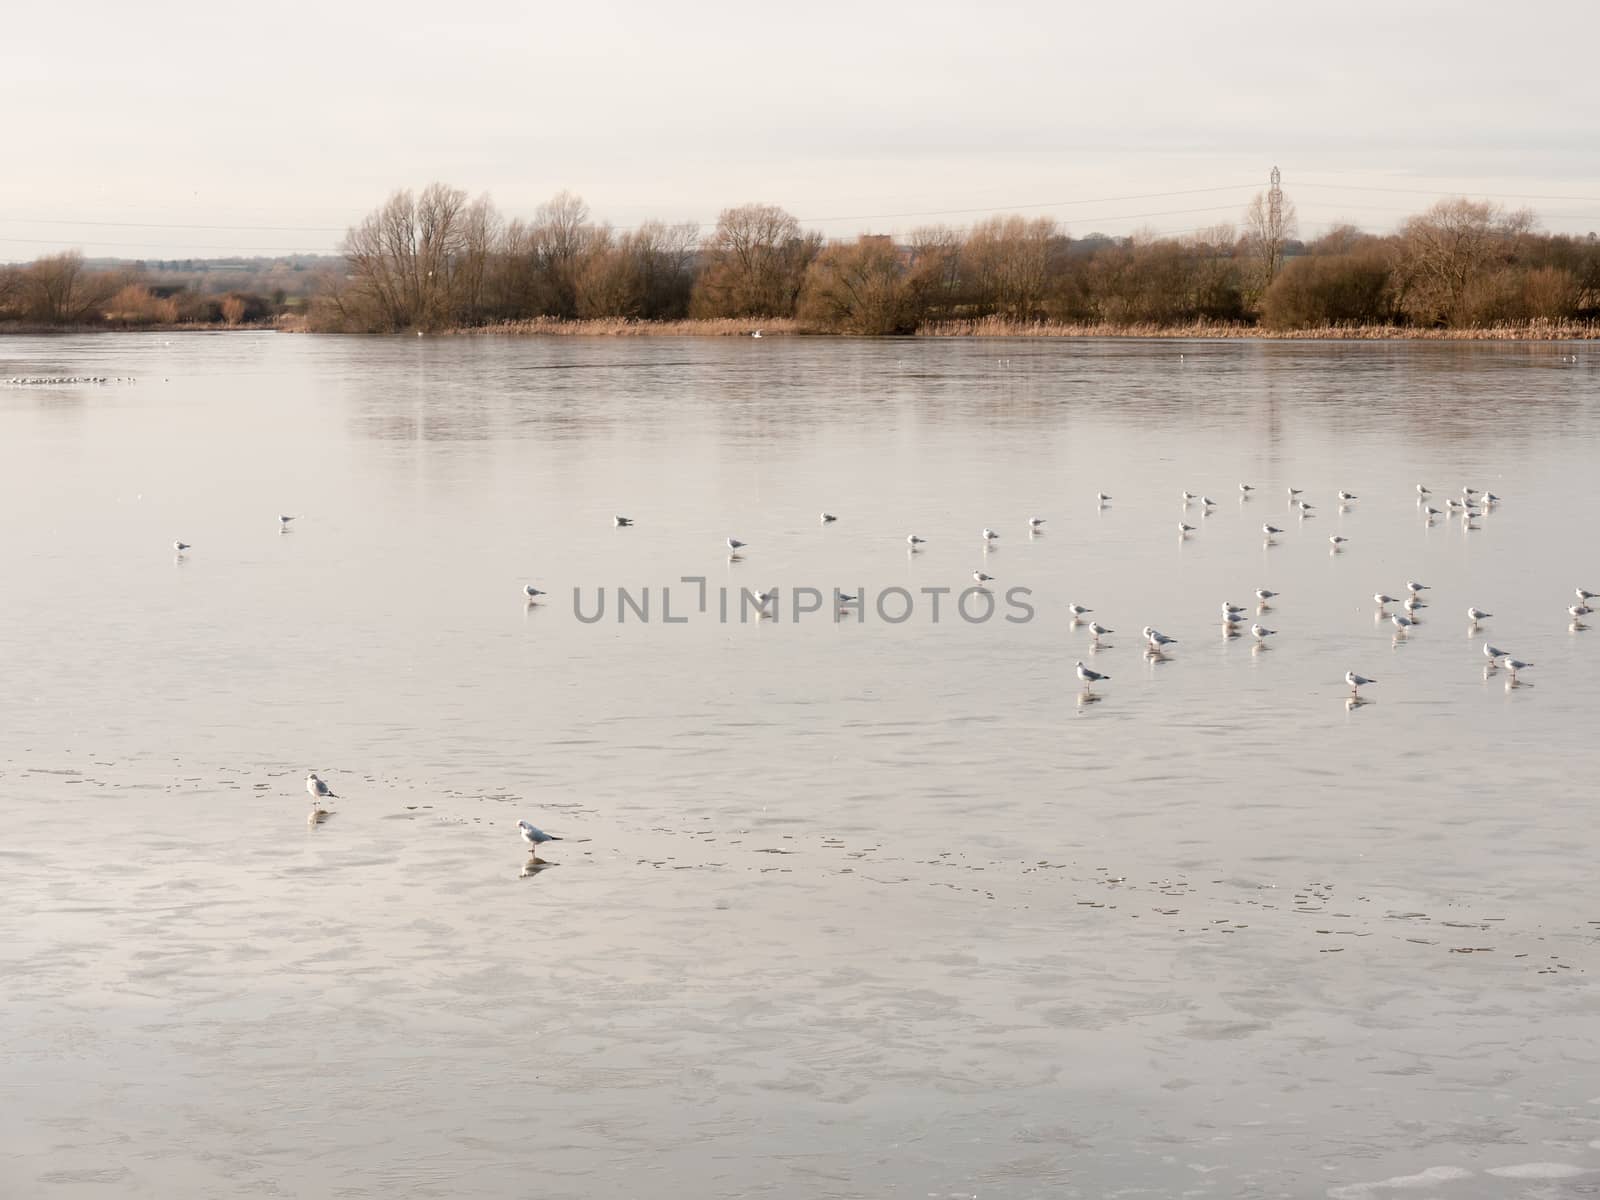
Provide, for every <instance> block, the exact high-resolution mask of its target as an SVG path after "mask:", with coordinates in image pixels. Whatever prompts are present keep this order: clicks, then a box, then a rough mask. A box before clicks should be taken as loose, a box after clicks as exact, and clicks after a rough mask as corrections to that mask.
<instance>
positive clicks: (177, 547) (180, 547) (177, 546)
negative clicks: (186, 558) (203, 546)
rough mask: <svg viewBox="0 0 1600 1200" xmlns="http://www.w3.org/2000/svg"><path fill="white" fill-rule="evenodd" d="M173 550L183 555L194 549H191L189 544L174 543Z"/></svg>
mask: <svg viewBox="0 0 1600 1200" xmlns="http://www.w3.org/2000/svg"><path fill="white" fill-rule="evenodd" d="M172 548H173V549H174V550H176V551H177V552H178V553H179V554H182V553H183V552H184V551H185V550H189V549H192V548H193V547H191V546H190V545H189V543H188V542H173V543H172Z"/></svg>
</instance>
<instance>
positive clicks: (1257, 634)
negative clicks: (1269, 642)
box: [1250, 621, 1278, 642]
mask: <svg viewBox="0 0 1600 1200" xmlns="http://www.w3.org/2000/svg"><path fill="white" fill-rule="evenodd" d="M1277 632H1278V631H1277V630H1276V629H1268V628H1267V627H1266V626H1265V625H1263V624H1261V622H1259V621H1257V622H1256V623H1255V624H1254V625H1252V626H1250V636H1252V637H1253V638H1255V639H1256V641H1258V642H1261V641H1265V640H1266V639H1267V638H1269V637H1271V636H1272V635H1273V634H1275V633H1277Z"/></svg>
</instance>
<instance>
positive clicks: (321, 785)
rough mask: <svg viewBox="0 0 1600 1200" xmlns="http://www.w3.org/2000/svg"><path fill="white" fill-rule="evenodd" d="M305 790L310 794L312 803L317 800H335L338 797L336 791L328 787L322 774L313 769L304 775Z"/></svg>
mask: <svg viewBox="0 0 1600 1200" xmlns="http://www.w3.org/2000/svg"><path fill="white" fill-rule="evenodd" d="M306 791H307V792H309V793H310V794H311V803H313V804H315V803H316V802H317V801H319V800H337V799H338V798H339V796H338V793H336V792H335V791H334V790H333V789H332V788H331V787H329V786H328V785H327V783H326V782H325V781H324V780H323V778H322V776H320V775H318V774H317V773H316V772H315V771H311V772H309V773H308V774H307V775H306Z"/></svg>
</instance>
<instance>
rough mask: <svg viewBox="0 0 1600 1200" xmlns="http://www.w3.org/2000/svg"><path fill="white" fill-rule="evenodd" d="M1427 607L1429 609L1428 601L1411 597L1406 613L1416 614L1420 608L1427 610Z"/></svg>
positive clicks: (1407, 603)
mask: <svg viewBox="0 0 1600 1200" xmlns="http://www.w3.org/2000/svg"><path fill="white" fill-rule="evenodd" d="M1427 607H1428V602H1427V601H1426V600H1419V599H1417V597H1415V596H1411V597H1409V598H1408V599H1407V600H1406V611H1407V612H1416V611H1417V609H1419V608H1427Z"/></svg>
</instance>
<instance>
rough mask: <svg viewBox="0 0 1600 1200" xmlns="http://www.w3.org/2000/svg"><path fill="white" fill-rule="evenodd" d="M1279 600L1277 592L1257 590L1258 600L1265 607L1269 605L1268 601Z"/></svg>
mask: <svg viewBox="0 0 1600 1200" xmlns="http://www.w3.org/2000/svg"><path fill="white" fill-rule="evenodd" d="M1277 598H1278V593H1277V592H1273V591H1268V590H1267V589H1266V588H1257V589H1256V599H1257V600H1259V601H1261V603H1262V605H1263V606H1264V605H1265V604H1266V603H1267V601H1268V600H1276V599H1277Z"/></svg>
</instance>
